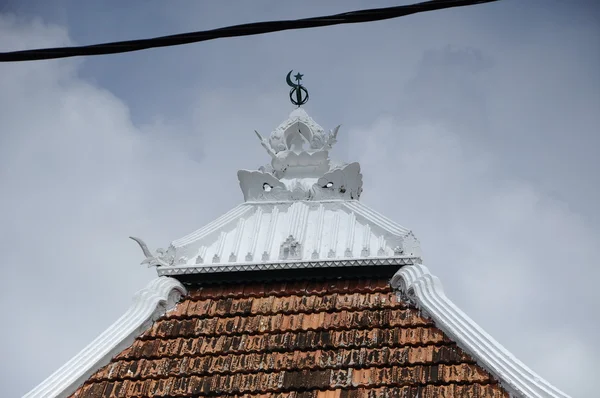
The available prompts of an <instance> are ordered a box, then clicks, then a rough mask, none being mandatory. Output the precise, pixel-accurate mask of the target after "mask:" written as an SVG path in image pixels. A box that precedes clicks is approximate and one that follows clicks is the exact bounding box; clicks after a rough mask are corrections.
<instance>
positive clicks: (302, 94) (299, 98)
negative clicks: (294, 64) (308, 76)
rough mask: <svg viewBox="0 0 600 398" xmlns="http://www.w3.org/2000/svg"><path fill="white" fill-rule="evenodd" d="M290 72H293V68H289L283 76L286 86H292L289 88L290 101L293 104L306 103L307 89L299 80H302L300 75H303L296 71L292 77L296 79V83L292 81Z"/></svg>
mask: <svg viewBox="0 0 600 398" xmlns="http://www.w3.org/2000/svg"><path fill="white" fill-rule="evenodd" d="M292 72H293V70H291V71H290V72H289V73H288V74H287V76H286V78H285V80H286V81H287V84H288V86H290V87H291V88H292V89H291V90H290V101H292V104H294V105H296V106H301V105H304V104H306V102H307V101H308V91H307V90H306V88H304V86H303V85H302V84H301V83H300V81H301V80H302V77H303V76H304V75H302V74H300V73H296V74H295V75H294V79H295V80H296V83H294V82H293V81H292V78H291V77H292ZM294 97H295V98H294Z"/></svg>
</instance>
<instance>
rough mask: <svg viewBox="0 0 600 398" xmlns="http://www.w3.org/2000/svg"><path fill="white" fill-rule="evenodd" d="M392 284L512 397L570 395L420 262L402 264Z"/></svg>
mask: <svg viewBox="0 0 600 398" xmlns="http://www.w3.org/2000/svg"><path fill="white" fill-rule="evenodd" d="M391 284H392V287H394V288H395V289H397V290H399V292H400V294H402V295H403V297H404V298H406V299H408V300H409V301H411V302H413V303H414V304H415V305H416V306H417V307H418V308H419V309H420V310H421V311H422V312H423V314H424V315H425V316H428V317H430V318H431V319H432V320H433V321H434V323H435V325H436V326H437V327H438V328H439V329H440V330H442V331H443V332H444V333H445V334H446V335H447V336H448V337H449V338H450V339H452V340H453V341H454V342H456V344H457V345H458V346H459V347H460V348H462V349H463V350H464V351H465V352H467V353H468V354H469V355H471V356H472V357H473V359H475V360H476V361H477V363H478V364H479V365H480V366H482V367H483V368H484V369H486V370H487V371H489V372H490V373H491V374H492V375H493V376H494V377H496V378H497V379H498V381H499V382H500V383H501V385H502V386H503V387H504V388H505V389H506V390H507V391H508V392H509V393H510V394H511V396H512V397H523V398H524V397H527V398H569V396H568V395H567V394H565V393H564V392H562V391H560V390H559V389H557V388H556V387H554V386H552V385H551V384H550V383H548V382H547V381H546V380H544V379H543V378H542V377H540V376H539V375H538V374H536V373H535V372H533V371H532V370H531V369H529V368H528V367H527V366H525V365H524V364H523V363H522V362H521V361H519V360H518V359H517V358H515V356H514V355H513V354H511V353H510V352H509V351H508V350H507V349H506V348H504V347H503V346H502V345H501V344H500V343H498V342H497V341H496V340H494V338H492V337H491V336H490V335H489V334H488V333H486V332H485V331H484V330H483V329H482V328H481V327H480V326H478V325H477V324H476V323H475V322H474V321H473V320H472V319H471V318H469V317H468V316H467V315H466V314H465V313H464V312H462V311H461V310H460V309H459V308H458V307H457V306H456V305H455V304H454V303H453V302H452V301H450V300H449V299H448V298H447V297H446V295H445V294H444V290H443V288H442V284H441V282H440V280H439V279H438V278H437V277H435V276H433V275H432V274H431V273H430V272H429V269H428V268H427V267H426V266H424V265H422V264H414V265H410V266H406V267H402V268H401V269H400V270H399V271H398V272H397V273H396V274H395V275H394V277H393V278H392V282H391Z"/></svg>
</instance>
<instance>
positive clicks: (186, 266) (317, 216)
mask: <svg viewBox="0 0 600 398" xmlns="http://www.w3.org/2000/svg"><path fill="white" fill-rule="evenodd" d="M338 130H339V127H338V128H336V129H335V130H333V131H330V132H329V133H326V132H325V131H324V130H323V128H322V127H321V126H319V125H318V124H317V123H315V122H314V120H313V119H312V118H311V117H310V116H308V114H307V113H306V112H305V111H304V110H303V109H302V108H298V109H296V110H294V111H293V112H292V113H291V114H290V116H289V118H288V119H287V120H286V121H285V122H283V123H282V124H281V125H280V126H279V127H277V128H276V129H275V130H274V131H273V132H272V133H271V135H270V137H269V138H268V139H266V138H264V137H262V136H261V135H260V133H256V134H257V136H258V137H259V140H260V143H261V144H262V146H263V147H264V148H265V149H266V151H267V153H268V154H269V155H270V157H271V163H270V164H269V165H267V166H264V167H260V168H259V169H258V170H240V171H238V179H239V183H240V187H241V189H242V193H243V195H244V200H245V202H244V203H242V204H240V205H239V206H237V207H235V208H233V209H232V210H230V211H229V212H227V213H225V214H224V215H222V216H221V217H219V218H217V219H216V220H214V221H213V222H211V223H209V224H208V225H206V226H204V227H203V228H200V229H199V230H197V231H194V232H192V233H191V234H189V235H186V236H184V237H182V238H180V239H177V240H175V241H173V242H172V244H171V245H170V246H169V248H168V249H167V250H162V249H159V251H158V252H157V253H156V254H155V255H150V257H149V261H151V264H155V265H158V266H159V267H158V274H159V275H161V276H163V275H168V276H175V275H177V276H182V277H183V279H185V280H186V281H187V280H192V279H195V278H194V277H193V276H194V275H197V274H204V275H203V276H202V277H201V278H202V280H204V281H206V280H207V279H213V278H217V277H220V278H221V279H229V278H231V276H229V275H224V274H225V273H230V272H234V273H237V277H239V278H242V279H243V280H247V278H249V277H252V275H250V274H244V275H243V276H242V275H240V274H239V273H240V272H244V271H257V270H260V271H267V270H287V269H303V270H305V269H308V268H316V269H321V268H338V267H355V266H360V267H365V266H372V267H378V266H393V267H394V271H395V270H396V269H397V268H398V267H399V266H400V265H409V264H415V263H418V262H420V257H421V251H420V248H419V242H418V241H417V239H416V238H415V237H414V235H413V234H412V232H411V231H410V230H408V229H406V228H404V227H402V226H400V225H398V224H396V223H395V222H393V221H391V220H389V219H388V218H386V217H384V216H382V215H381V214H379V213H377V212H375V211H373V210H371V209H370V208H368V207H367V206H365V205H363V204H362V203H361V202H360V201H359V198H360V194H361V192H362V174H361V173H360V165H359V164H358V163H350V164H343V163H335V162H332V161H331V160H330V158H329V150H330V149H331V147H332V145H333V144H334V143H335V142H336V137H337V133H338ZM388 271H389V270H388ZM392 274H393V272H392ZM180 279H182V278H180ZM196 279H197V278H196Z"/></svg>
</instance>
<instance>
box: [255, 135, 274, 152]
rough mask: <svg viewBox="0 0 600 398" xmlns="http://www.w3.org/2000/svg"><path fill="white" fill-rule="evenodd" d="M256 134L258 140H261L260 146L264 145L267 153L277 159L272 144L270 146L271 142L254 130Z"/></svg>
mask: <svg viewBox="0 0 600 398" xmlns="http://www.w3.org/2000/svg"><path fill="white" fill-rule="evenodd" d="M254 132H255V133H256V135H257V136H258V139H259V140H260V145H262V146H263V148H265V149H266V150H267V153H268V154H269V155H270V156H271V157H272V158H276V157H277V154H276V153H275V151H274V150H273V148H272V147H271V144H269V141H267V140H266V139H265V138H264V137H263V136H262V135H260V133H259V132H258V131H256V130H254Z"/></svg>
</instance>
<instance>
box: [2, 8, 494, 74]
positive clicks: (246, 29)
mask: <svg viewBox="0 0 600 398" xmlns="http://www.w3.org/2000/svg"><path fill="white" fill-rule="evenodd" d="M494 1H498V0H431V1H425V2H422V3H417V4H409V5H403V6H395V7H386V8H375V9H370V10H360V11H351V12H346V13H342V14H335V15H328V16H322V17H312V18H304V19H296V20H287V21H268V22H256V23H248V24H242V25H235V26H229V27H225V28H218V29H212V30H205V31H200V32H192V33H181V34H176V35H171V36H162V37H155V38H151V39H139V40H127V41H119V42H112V43H103V44H94V45H88V46H76V47H55V48H41V49H34V50H22V51H10V52H2V53H0V62H17V61H35V60H43V59H56V58H67V57H78V56H90V55H103V54H117V53H124V52H130V51H140V50H146V49H149V48H157V47H168V46H178V45H182V44H189V43H196V42H201V41H207V40H214V39H220V38H225V37H239V36H250V35H258V34H263V33H270V32H280V31H283V30H292V29H307V28H316V27H323V26H331V25H341V24H350V23H361V22H372V21H382V20H385V19H391V18H398V17H403V16H406V15H410V14H416V13H420V12H426V11H435V10H441V9H445V8H453V7H461V6H469V5H475V4H482V3H491V2H494Z"/></svg>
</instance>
